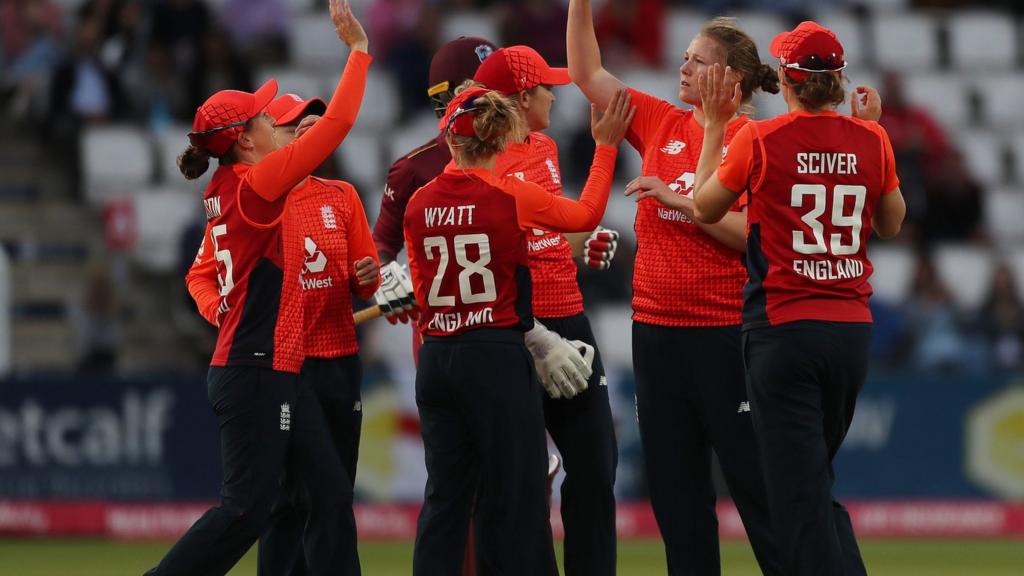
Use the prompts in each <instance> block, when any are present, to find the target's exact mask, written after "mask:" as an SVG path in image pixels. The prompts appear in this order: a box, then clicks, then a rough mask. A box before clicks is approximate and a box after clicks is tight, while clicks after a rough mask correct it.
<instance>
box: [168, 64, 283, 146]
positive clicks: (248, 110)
mask: <svg viewBox="0 0 1024 576" xmlns="http://www.w3.org/2000/svg"><path fill="white" fill-rule="evenodd" d="M275 95H277V80H274V79H273V78H271V79H270V80H267V82H266V83H265V84H263V86H260V87H259V89H258V90H256V92H254V93H249V92H242V91H239V90H221V91H220V92H217V93H216V94H214V95H213V96H210V97H209V98H207V99H206V102H203V105H202V106H200V107H199V108H198V109H197V110H196V115H195V118H194V119H193V120H192V131H191V132H189V133H188V139H189V141H190V142H191V143H192V145H193V146H195V147H197V148H202V149H204V150H206V151H207V152H208V153H209V154H210V155H211V156H214V157H220V156H223V155H224V153H225V152H227V151H228V150H230V149H231V146H232V145H233V144H234V143H235V141H236V140H237V139H238V134H239V133H240V132H241V131H242V127H243V126H244V125H245V123H246V122H248V121H249V120H252V119H253V118H255V117H256V116H258V115H259V114H260V112H262V111H263V109H264V108H266V107H267V105H268V104H270V101H271V100H273V99H274V96H275Z"/></svg>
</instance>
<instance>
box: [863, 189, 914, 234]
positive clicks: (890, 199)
mask: <svg viewBox="0 0 1024 576" xmlns="http://www.w3.org/2000/svg"><path fill="white" fill-rule="evenodd" d="M906 215H907V204H906V202H905V201H904V199H903V193H902V192H900V189H899V188H897V189H896V190H894V191H892V192H890V193H888V194H886V195H884V196H882V198H881V199H880V200H879V201H878V208H876V209H875V213H874V215H872V217H871V227H872V228H873V229H874V231H875V234H878V237H879V238H883V239H886V238H892V237H893V236H895V235H897V234H899V233H900V229H901V228H902V227H903V219H904V217H906Z"/></svg>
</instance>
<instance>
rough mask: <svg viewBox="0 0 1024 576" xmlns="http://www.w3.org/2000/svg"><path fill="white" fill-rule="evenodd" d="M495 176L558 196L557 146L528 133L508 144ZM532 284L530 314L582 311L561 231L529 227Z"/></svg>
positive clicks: (560, 314) (557, 315)
mask: <svg viewBox="0 0 1024 576" xmlns="http://www.w3.org/2000/svg"><path fill="white" fill-rule="evenodd" d="M494 172H495V174H501V175H504V176H514V177H516V178H519V179H520V180H526V181H527V182H533V183H534V184H537V185H538V186H540V187H541V188H544V189H545V190H547V191H548V192H549V193H550V194H554V195H556V196H561V195H562V176H561V173H560V171H559V166H558V145H557V144H555V141H554V140H552V139H551V138H549V137H548V136H546V135H544V134H542V133H540V132H533V133H531V134H530V135H529V136H528V137H527V139H526V141H524V142H516V143H512V144H509V145H508V147H507V148H506V150H505V152H503V153H502V154H499V155H498V158H497V161H496V163H495V166H494ZM526 251H527V254H528V255H529V257H530V276H531V278H532V282H533V314H534V315H535V316H537V317H539V318H564V317H566V316H573V315H576V314H580V313H582V312H583V294H582V293H581V292H580V287H579V284H578V283H577V282H576V262H574V261H573V259H572V247H571V246H569V242H568V241H567V240H566V239H565V236H563V235H562V233H561V232H550V231H547V230H541V229H539V228H532V229H530V230H529V231H527V234H526Z"/></svg>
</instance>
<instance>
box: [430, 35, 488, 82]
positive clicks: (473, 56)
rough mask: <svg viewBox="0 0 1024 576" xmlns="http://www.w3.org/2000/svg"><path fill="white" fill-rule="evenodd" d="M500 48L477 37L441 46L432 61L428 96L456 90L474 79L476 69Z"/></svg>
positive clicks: (464, 38)
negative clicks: (460, 85)
mask: <svg viewBox="0 0 1024 576" xmlns="http://www.w3.org/2000/svg"><path fill="white" fill-rule="evenodd" d="M497 49H498V47H497V46H495V45H494V44H493V43H492V42H490V41H489V40H484V39H483V38H477V37H476V36H460V37H459V38H457V39H455V40H452V41H451V42H449V43H447V44H445V45H444V46H441V47H440V48H439V49H438V50H437V53H435V54H434V58H433V59H432V60H431V61H430V87H429V88H427V96H436V95H438V94H441V93H443V92H449V91H452V90H455V88H457V87H458V86H459V84H462V83H463V82H465V81H466V80H469V79H470V78H472V77H473V74H474V73H475V72H476V69H477V68H478V67H479V66H480V63H481V62H483V61H484V60H485V59H486V58H487V57H488V56H490V55H491V54H492V53H493V52H494V51H495V50H497Z"/></svg>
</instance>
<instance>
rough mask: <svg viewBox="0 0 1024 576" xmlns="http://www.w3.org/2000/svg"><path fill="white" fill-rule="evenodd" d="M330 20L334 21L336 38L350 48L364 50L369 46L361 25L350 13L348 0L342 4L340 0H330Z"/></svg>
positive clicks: (350, 8)
mask: <svg viewBox="0 0 1024 576" xmlns="http://www.w3.org/2000/svg"><path fill="white" fill-rule="evenodd" d="M330 8H331V22H334V31H335V32H337V34H338V38H339V39H340V40H341V41H342V42H344V43H345V45H346V46H348V47H349V48H350V49H351V50H357V51H359V52H366V49H367V47H368V46H369V39H368V38H367V37H366V31H365V30H363V25H362V24H360V23H359V20H356V17H355V15H353V14H352V6H351V5H349V3H348V0H345V3H344V4H342V0H330Z"/></svg>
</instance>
